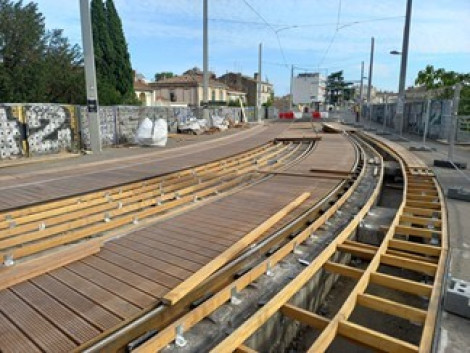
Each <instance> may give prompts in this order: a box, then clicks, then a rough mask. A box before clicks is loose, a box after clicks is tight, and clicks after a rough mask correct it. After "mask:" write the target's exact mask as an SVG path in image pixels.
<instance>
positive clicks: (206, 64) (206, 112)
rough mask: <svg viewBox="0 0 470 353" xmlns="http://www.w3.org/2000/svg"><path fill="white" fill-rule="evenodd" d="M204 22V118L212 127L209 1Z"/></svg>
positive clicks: (204, 4)
mask: <svg viewBox="0 0 470 353" xmlns="http://www.w3.org/2000/svg"><path fill="white" fill-rule="evenodd" d="M202 13H203V15H202V16H203V21H202V31H203V35H202V61H203V62H202V70H203V76H202V114H203V118H204V119H205V120H206V121H208V122H209V123H210V126H212V125H213V124H212V121H209V119H210V117H209V110H208V107H207V101H208V98H209V97H208V96H209V27H208V0H204V2H203V10H202Z"/></svg>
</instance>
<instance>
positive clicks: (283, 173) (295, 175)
mask: <svg viewBox="0 0 470 353" xmlns="http://www.w3.org/2000/svg"><path fill="white" fill-rule="evenodd" d="M254 172H255V173H260V174H273V175H281V176H291V177H304V178H314V179H335V180H336V179H348V177H347V176H344V175H320V174H305V173H288V172H275V171H269V170H255V171H254Z"/></svg>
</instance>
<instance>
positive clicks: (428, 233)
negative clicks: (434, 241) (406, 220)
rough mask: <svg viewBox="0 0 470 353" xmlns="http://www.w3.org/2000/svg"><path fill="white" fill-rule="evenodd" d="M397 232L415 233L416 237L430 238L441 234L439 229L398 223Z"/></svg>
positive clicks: (402, 233) (403, 233)
mask: <svg viewBox="0 0 470 353" xmlns="http://www.w3.org/2000/svg"><path fill="white" fill-rule="evenodd" d="M395 234H401V235H413V236H416V237H421V238H426V239H430V238H432V237H433V236H434V235H437V236H440V234H441V231H440V230H439V229H428V228H418V227H411V226H404V225H397V226H396V227H395Z"/></svg>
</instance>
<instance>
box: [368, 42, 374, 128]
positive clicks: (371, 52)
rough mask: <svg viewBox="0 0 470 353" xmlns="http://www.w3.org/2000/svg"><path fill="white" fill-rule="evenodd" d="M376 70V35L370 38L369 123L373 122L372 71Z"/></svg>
mask: <svg viewBox="0 0 470 353" xmlns="http://www.w3.org/2000/svg"><path fill="white" fill-rule="evenodd" d="M373 71H374V37H372V38H371V39H370V62H369V78H368V82H367V108H368V109H367V110H368V114H369V124H371V123H372V105H371V104H372V102H371V93H372V73H373Z"/></svg>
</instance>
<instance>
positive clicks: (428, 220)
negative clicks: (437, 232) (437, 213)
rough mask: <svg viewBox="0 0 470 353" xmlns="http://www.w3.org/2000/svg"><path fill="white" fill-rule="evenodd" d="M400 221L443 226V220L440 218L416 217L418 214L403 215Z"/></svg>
mask: <svg viewBox="0 0 470 353" xmlns="http://www.w3.org/2000/svg"><path fill="white" fill-rule="evenodd" d="M400 222H407V223H411V224H419V225H422V226H427V225H430V224H432V225H433V226H434V227H439V228H440V227H441V225H442V222H441V220H440V219H434V218H425V217H416V216H408V215H402V216H401V217H400Z"/></svg>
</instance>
